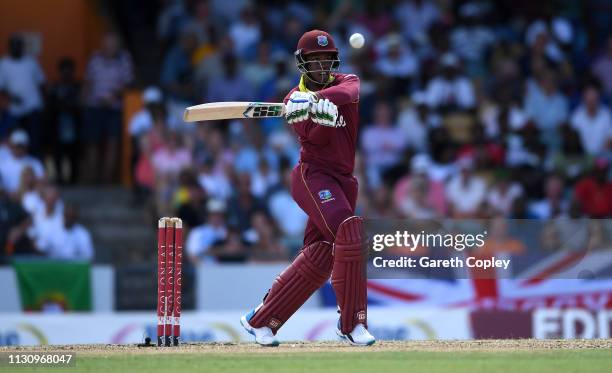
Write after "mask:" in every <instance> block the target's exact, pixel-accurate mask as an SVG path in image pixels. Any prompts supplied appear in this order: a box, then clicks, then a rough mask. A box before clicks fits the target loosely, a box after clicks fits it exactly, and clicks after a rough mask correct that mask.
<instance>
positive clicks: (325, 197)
mask: <svg viewBox="0 0 612 373" xmlns="http://www.w3.org/2000/svg"><path fill="white" fill-rule="evenodd" d="M319 199H320V200H321V201H323V202H322V203H326V202H330V201H333V200H335V198H334V196H332V193H331V192H330V191H329V189H323V190H320V191H319Z"/></svg>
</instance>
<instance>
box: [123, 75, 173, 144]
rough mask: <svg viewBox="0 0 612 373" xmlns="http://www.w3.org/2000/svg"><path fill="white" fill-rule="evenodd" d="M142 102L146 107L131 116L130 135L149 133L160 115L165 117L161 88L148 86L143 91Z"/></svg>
mask: <svg viewBox="0 0 612 373" xmlns="http://www.w3.org/2000/svg"><path fill="white" fill-rule="evenodd" d="M142 102H143V104H144V107H143V108H142V109H141V110H139V111H138V112H137V113H135V114H134V115H133V116H132V118H130V124H129V127H130V135H131V136H133V137H140V136H143V135H144V134H146V133H148V132H149V131H150V130H151V129H152V128H153V123H154V122H155V119H156V118H157V117H159V116H161V117H162V118H163V114H164V107H163V104H164V101H163V95H162V92H161V90H160V89H159V88H157V87H155V86H151V87H147V88H146V89H145V90H144V91H143V92H142ZM163 119H167V118H163Z"/></svg>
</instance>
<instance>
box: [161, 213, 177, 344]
mask: <svg viewBox="0 0 612 373" xmlns="http://www.w3.org/2000/svg"><path fill="white" fill-rule="evenodd" d="M182 263H183V222H182V221H181V219H179V218H167V217H164V218H161V219H159V224H158V226H157V346H166V347H169V346H178V344H179V339H180V336H181V286H182V281H183V273H182Z"/></svg>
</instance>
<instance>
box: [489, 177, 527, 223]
mask: <svg viewBox="0 0 612 373" xmlns="http://www.w3.org/2000/svg"><path fill="white" fill-rule="evenodd" d="M522 196H523V187H522V186H521V185H520V184H519V183H517V182H513V181H512V180H510V178H509V175H508V174H507V172H504V171H498V172H497V175H496V181H495V184H493V186H492V187H491V189H490V190H489V192H488V195H487V203H488V205H489V210H490V214H491V215H492V216H497V215H501V216H509V215H510V213H511V212H512V206H513V205H514V202H515V201H516V200H517V199H518V198H521V197H522Z"/></svg>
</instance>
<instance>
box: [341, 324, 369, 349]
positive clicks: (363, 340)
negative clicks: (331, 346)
mask: <svg viewBox="0 0 612 373" xmlns="http://www.w3.org/2000/svg"><path fill="white" fill-rule="evenodd" d="M336 334H338V336H340V337H341V338H344V339H346V340H347V341H348V343H350V344H352V345H353V346H371V345H373V344H374V342H376V338H374V336H373V335H372V334H370V332H369V331H368V329H366V328H365V326H363V324H357V325H355V328H354V329H353V331H352V332H350V333H349V334H342V332H341V331H340V322H338V329H337V330H336Z"/></svg>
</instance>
